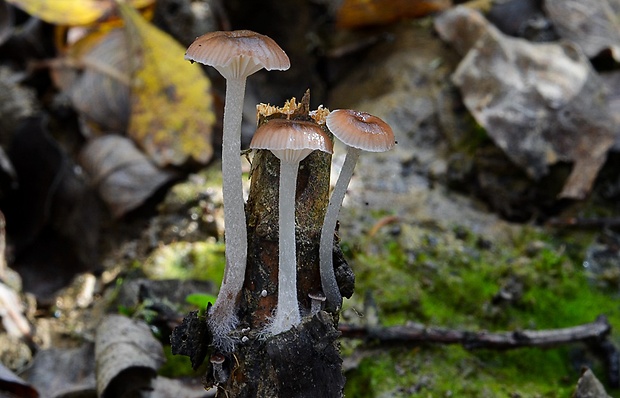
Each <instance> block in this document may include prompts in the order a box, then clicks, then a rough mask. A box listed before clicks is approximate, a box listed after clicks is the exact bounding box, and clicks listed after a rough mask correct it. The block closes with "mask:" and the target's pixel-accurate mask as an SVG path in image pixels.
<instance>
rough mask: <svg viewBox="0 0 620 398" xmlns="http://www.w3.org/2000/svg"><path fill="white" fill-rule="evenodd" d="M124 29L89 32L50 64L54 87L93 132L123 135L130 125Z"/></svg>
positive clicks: (128, 63)
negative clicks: (65, 96) (60, 91)
mask: <svg viewBox="0 0 620 398" xmlns="http://www.w3.org/2000/svg"><path fill="white" fill-rule="evenodd" d="M126 49H127V41H126V36H125V33H124V31H123V29H120V28H119V29H113V30H111V31H109V32H104V33H101V32H92V33H91V34H89V35H87V36H85V37H84V38H82V39H81V40H80V41H78V42H76V43H75V44H74V45H73V46H71V47H69V49H68V51H67V54H66V55H65V56H64V57H63V58H60V59H58V60H56V61H54V62H52V77H53V79H54V82H55V84H56V85H57V86H58V87H59V88H61V90H63V91H64V92H65V93H66V94H67V95H68V96H69V98H70V99H71V103H72V104H73V107H74V108H75V109H76V110H77V111H78V112H79V114H80V116H82V117H83V118H84V120H85V121H86V122H88V123H89V125H90V126H91V127H93V128H94V129H95V130H96V131H104V132H117V133H124V132H125V131H126V129H127V126H128V125H129V114H130V111H129V107H130V101H129V96H130V86H131V76H130V69H129V65H130V62H129V59H128V58H129V56H130V55H129V53H128V52H127V51H126Z"/></svg>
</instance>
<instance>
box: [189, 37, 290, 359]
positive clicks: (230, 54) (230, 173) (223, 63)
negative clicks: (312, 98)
mask: <svg viewBox="0 0 620 398" xmlns="http://www.w3.org/2000/svg"><path fill="white" fill-rule="evenodd" d="M185 59H187V60H190V61H192V62H194V61H195V62H199V63H201V64H205V65H210V66H213V67H214V68H215V69H216V70H217V71H218V72H220V74H222V76H224V78H225V79H226V102H225V105H224V132H223V137H222V181H223V186H222V191H223V192H222V193H223V197H224V225H225V229H226V234H225V237H226V270H225V271H224V279H223V281H222V285H221V287H220V291H219V293H218V296H217V300H216V302H215V305H214V306H213V307H212V309H211V314H210V317H209V325H210V327H211V331H212V332H213V335H214V344H215V345H216V347H217V348H220V349H221V350H223V351H226V350H230V349H231V348H232V347H230V344H229V343H230V341H229V340H228V339H227V338H226V335H227V334H228V332H229V331H230V330H232V329H234V328H235V327H236V326H237V323H238V319H237V315H236V313H235V307H236V303H237V299H238V297H239V293H240V292H241V289H242V287H243V280H244V277H245V267H246V260H247V247H248V243H247V230H246V221H245V210H244V201H243V183H242V180H241V159H240V151H241V119H242V110H243V98H244V96H245V82H246V78H247V77H248V76H249V75H251V74H253V73H255V72H257V71H259V70H260V69H262V68H265V69H267V70H273V69H276V70H286V69H288V68H289V67H290V61H289V59H288V56H287V55H286V53H285V52H284V51H283V50H282V49H281V48H280V47H279V46H278V45H277V44H276V42H275V41H273V40H272V39H271V38H269V37H267V36H264V35H261V34H258V33H256V32H252V31H249V30H238V31H231V32H211V33H207V34H205V35H203V36H200V37H198V38H197V39H196V40H194V42H193V43H192V44H191V45H190V46H189V48H188V49H187V52H186V53H185ZM220 345H222V346H220ZM218 346H219V347H218Z"/></svg>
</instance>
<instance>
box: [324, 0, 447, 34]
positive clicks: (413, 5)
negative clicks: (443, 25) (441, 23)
mask: <svg viewBox="0 0 620 398" xmlns="http://www.w3.org/2000/svg"><path fill="white" fill-rule="evenodd" d="M451 5H452V4H451V1H450V0H344V2H343V3H342V5H341V6H340V8H339V9H338V13H337V16H336V24H337V25H338V26H339V27H341V28H345V29H351V28H360V27H363V26H372V25H385V24H389V23H391V22H395V21H399V20H401V19H405V18H416V17H423V16H425V15H428V14H430V13H433V12H437V11H441V10H445V9H447V8H449V7H450V6H451Z"/></svg>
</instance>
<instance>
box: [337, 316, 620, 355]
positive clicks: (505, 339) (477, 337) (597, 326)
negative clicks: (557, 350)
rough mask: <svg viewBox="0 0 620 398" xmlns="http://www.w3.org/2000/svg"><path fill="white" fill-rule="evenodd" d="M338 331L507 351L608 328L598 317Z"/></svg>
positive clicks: (597, 336) (598, 334) (595, 336)
mask: <svg viewBox="0 0 620 398" xmlns="http://www.w3.org/2000/svg"><path fill="white" fill-rule="evenodd" d="M339 330H340V332H341V333H342V336H343V337H348V338H358V339H365V340H374V341H378V342H380V343H405V342H408V343H439V344H462V345H463V346H464V347H465V348H467V349H478V348H493V349H511V348H520V347H550V346H554V345H559V344H566V343H571V342H576V341H585V340H603V339H604V338H605V337H606V336H607V335H608V334H609V333H610V332H611V326H610V325H609V323H608V322H607V318H606V317H605V316H599V317H598V318H597V319H596V321H594V322H592V323H586V324H583V325H578V326H572V327H568V328H562V329H549V330H520V331H514V332H495V333H494V332H488V331H479V332H472V331H461V330H454V329H446V328H435V327H426V326H424V325H422V324H419V323H408V324H407V325H404V326H391V327H373V326H354V325H340V326H339Z"/></svg>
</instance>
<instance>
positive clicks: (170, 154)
mask: <svg viewBox="0 0 620 398" xmlns="http://www.w3.org/2000/svg"><path fill="white" fill-rule="evenodd" d="M119 7H120V10H121V14H122V16H123V19H124V20H125V24H126V28H125V29H126V32H127V39H128V44H129V49H130V54H131V59H132V60H133V61H135V65H132V67H133V68H134V69H133V82H132V87H131V117H130V122H129V131H128V134H129V135H130V136H131V137H132V138H133V139H134V140H135V141H136V142H137V143H138V145H139V146H140V147H141V148H142V149H143V150H144V151H145V152H146V153H147V154H148V156H149V157H150V158H151V159H152V160H153V161H154V162H155V163H156V164H157V165H159V166H166V165H169V164H172V165H181V164H184V163H185V162H186V161H187V160H188V159H189V158H192V159H194V160H195V161H197V162H199V163H203V164H204V163H207V162H208V161H209V160H210V159H211V156H212V154H213V148H212V146H211V128H212V125H213V123H214V122H215V114H214V112H213V108H212V104H213V101H212V98H211V93H210V89H211V84H210V82H209V80H208V79H207V77H206V76H205V75H204V73H203V71H202V70H201V69H200V67H199V65H193V64H190V63H189V62H187V61H185V60H184V58H183V57H184V54H185V48H183V47H182V46H181V45H180V44H179V43H177V42H176V41H175V40H174V39H173V38H171V37H170V36H168V35H167V34H166V33H164V32H162V31H160V30H159V29H157V28H156V27H155V26H153V25H151V24H149V23H148V22H147V21H146V20H145V19H144V18H142V17H141V16H140V15H139V14H138V13H137V12H136V11H135V10H134V9H133V8H131V7H130V6H127V5H124V4H121V5H119Z"/></svg>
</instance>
